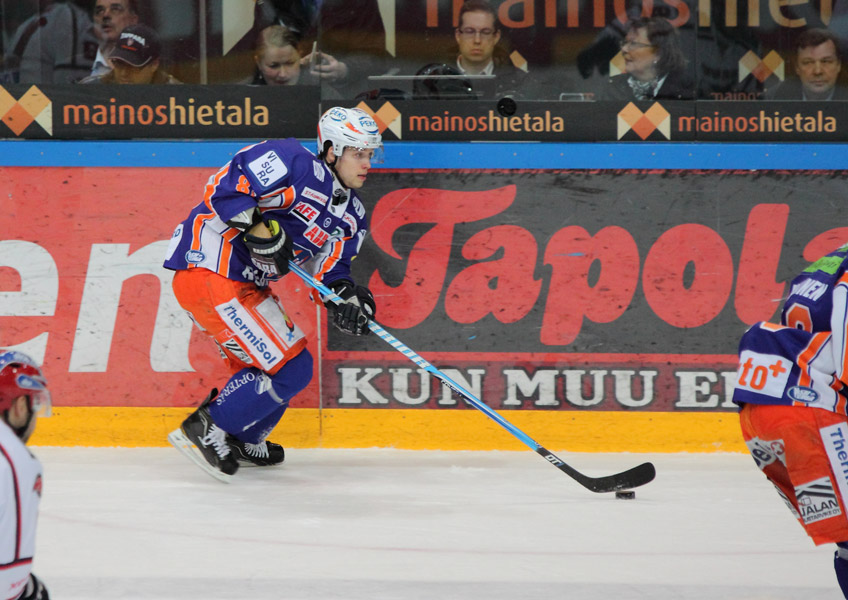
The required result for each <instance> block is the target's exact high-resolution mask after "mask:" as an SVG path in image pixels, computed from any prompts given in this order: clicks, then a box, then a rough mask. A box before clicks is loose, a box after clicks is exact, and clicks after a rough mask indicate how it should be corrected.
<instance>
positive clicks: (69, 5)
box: [3, 0, 97, 83]
mask: <svg viewBox="0 0 848 600" xmlns="http://www.w3.org/2000/svg"><path fill="white" fill-rule="evenodd" d="M36 10H37V12H36V13H35V14H34V15H33V16H32V17H30V18H29V19H27V20H26V21H24V22H23V23H22V24H21V26H20V27H19V28H18V29H17V31H15V34H14V36H13V37H12V40H11V42H10V44H9V46H8V47H9V49H10V50H9V51H8V53H7V55H6V57H5V60H4V64H3V69H4V71H6V72H7V73H10V74H11V76H10V77H11V79H12V80H13V81H12V82H10V83H14V82H19V83H72V82H74V81H76V80H78V79H80V78H81V77H84V76H85V75H86V74H88V70H89V67H90V65H91V61H92V60H94V55H95V53H96V52H97V38H96V37H95V31H94V27H93V25H92V23H91V19H90V18H89V16H88V14H87V13H86V11H84V10H83V9H81V8H80V7H78V6H77V5H76V4H74V3H73V2H53V1H51V0H47V1H43V0H42V1H41V2H38V3H37V9H36Z"/></svg>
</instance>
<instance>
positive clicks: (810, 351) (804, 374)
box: [795, 331, 830, 405]
mask: <svg viewBox="0 0 848 600" xmlns="http://www.w3.org/2000/svg"><path fill="white" fill-rule="evenodd" d="M829 339H830V333H829V332H826V331H825V332H822V333H817V334H815V335H814V336H813V337H812V339H810V343H809V344H807V347H806V348H804V350H803V351H802V352H801V354H799V355H798V366H799V367H800V369H801V373H800V375H799V376H798V385H803V386H809V385H810V372H809V365H810V361H811V360H812V359H813V357H814V356H816V355H817V354H818V353H819V351H820V350H821V347H822V346H824V344H825V343H827V341H828V340H829ZM795 404H796V405H797V404H802V403H798V402H796V403H795Z"/></svg>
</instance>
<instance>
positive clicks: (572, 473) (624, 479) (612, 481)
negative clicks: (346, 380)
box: [289, 261, 656, 493]
mask: <svg viewBox="0 0 848 600" xmlns="http://www.w3.org/2000/svg"><path fill="white" fill-rule="evenodd" d="M289 269H290V270H291V271H293V272H294V273H295V274H296V275H297V276H298V277H300V278H301V279H303V281H305V282H306V283H307V284H308V285H310V286H311V287H313V288H315V289H316V290H318V291H319V292H321V294H322V295H323V296H324V298H325V299H326V300H329V301H330V302H332V303H333V304H341V303H342V302H343V300H342V299H341V298H340V297H339V296H338V295H337V294H335V293H334V292H333V291H332V290H331V289H330V288H328V287H327V286H325V285H324V284H322V283H320V282H319V281H317V280H316V279H315V278H314V277H312V275H310V274H309V273H307V272H306V271H304V270H303V269H302V268H301V267H299V266H298V265H296V264H295V263H293V262H291V261H290V262H289ZM368 328H369V329H370V330H371V331H373V332H374V333H375V334H377V336H378V337H379V338H380V339H382V340H383V341H384V342H386V343H387V344H389V345H390V346H391V347H392V348H394V349H395V350H397V351H398V352H400V353H401V354H403V355H404V356H405V357H407V358H408V359H409V360H411V361H412V362H414V363H415V364H416V365H418V366H419V367H421V368H422V369H424V370H425V371H428V372H429V373H430V374H431V375H433V376H434V377H436V378H437V379H439V380H440V381H441V382H442V383H443V384H444V385H446V386H448V387H449V388H450V389H452V390H453V391H454V392H456V393H457V394H459V395H460V396H462V397H463V398H464V399H465V401H466V402H468V404H470V405H471V406H473V407H474V408H476V409H477V410H479V411H481V412H483V413H484V414H485V415H486V416H487V417H489V418H490V419H492V420H493V421H494V422H495V423H497V424H498V425H500V426H501V427H503V428H504V429H506V430H507V431H509V432H510V433H511V434H512V435H514V436H515V437H517V438H518V439H519V440H521V441H522V442H523V443H524V444H525V445H526V446H527V447H528V448H530V449H531V450H533V451H534V452H536V454H539V455H540V456H542V458H544V459H545V460H546V461H548V462H549V463H551V464H552V465H553V466H555V467H556V468H557V469H559V470H560V471H562V472H563V473H565V474H566V475H568V476H569V477H571V478H572V479H574V480H575V481H576V482H577V483H579V484H580V485H582V486H583V487H585V488H586V489H588V490H590V491H593V492H599V493H601V492H614V491H616V490H626V489H630V488H634V487H639V486H640V485H645V484H646V483H648V482H650V481H652V480H653V479H654V476H655V475H656V470H655V469H654V465H653V464H651V463H649V462H647V463H642V464H641V465H639V466H637V467H633V468H632V469H629V470H627V471H623V472H621V473H616V474H614V475H607V476H605V477H589V476H587V475H584V474H582V473H580V472H579V471H577V470H576V469H574V468H573V467H571V466H570V465H568V464H566V463H565V462H563V461H562V459H560V458H559V457H557V456H556V455H555V454H554V453H553V452H551V451H549V450H546V449H545V448H543V447H542V446H541V445H540V444H539V443H538V442H536V441H534V440H533V439H532V438H531V437H530V436H528V435H527V434H526V433H524V432H523V431H521V430H520V429H518V428H517V427H516V426H515V425H513V424H512V423H510V422H509V421H507V420H506V419H504V418H503V417H502V416H500V415H499V414H498V413H496V412H495V411H494V410H492V409H491V408H489V407H488V406H487V405H485V404H484V403H483V402H482V401H481V400H479V399H478V398H477V397H476V396H474V394H472V393H471V392H469V391H468V390H466V389H465V388H464V387H462V386H461V385H459V384H458V383H456V382H455V381H454V380H452V379H451V378H450V377H448V376H447V375H445V374H444V373H442V372H441V371H440V370H439V369H437V368H436V367H434V366H433V365H431V364H430V363H429V362H427V361H426V360H424V359H423V358H422V357H421V356H420V355H418V354H417V353H416V352H415V351H413V350H412V349H411V348H409V346H407V345H406V344H404V343H403V342H401V341H400V340H399V339H397V338H396V337H395V336H393V335H392V334H391V333H389V332H388V331H386V330H385V329H383V327H381V326H380V325H379V324H378V323H376V322H375V321H368Z"/></svg>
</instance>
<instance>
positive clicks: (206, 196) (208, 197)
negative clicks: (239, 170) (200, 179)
mask: <svg viewBox="0 0 848 600" xmlns="http://www.w3.org/2000/svg"><path fill="white" fill-rule="evenodd" d="M229 172H230V165H227V166H225V167H222V168H221V170H220V171H218V172H217V173H215V175H214V176H213V178H212V181H211V182H210V183H207V184H206V189H205V190H204V193H203V203H204V204H206V208H208V209H209V210H214V209H213V208H212V196H213V195H214V194H215V191H216V190H217V189H218V184H219V183H221V179H223V178H224V176H226V174H227V173H229Z"/></svg>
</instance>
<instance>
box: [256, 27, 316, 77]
mask: <svg viewBox="0 0 848 600" xmlns="http://www.w3.org/2000/svg"><path fill="white" fill-rule="evenodd" d="M299 41H300V40H299V38H298V36H297V35H296V34H295V33H294V32H293V31H292V30H291V29H288V28H286V27H283V26H282V25H271V26H270V27H266V28H265V29H263V30H262V31H260V32H259V36H258V38H257V41H256V51H255V53H254V55H253V59H254V60H255V61H256V72H255V73H254V74H253V77H252V78H251V79H250V81H248V82H246V83H248V84H250V85H298V84H301V85H318V83H320V82H319V80H318V78H317V77H316V76H315V75H313V74H312V73H310V72H309V70H308V69H302V68H301V65H300V61H301V59H302V57H301V55H300V52H299V51H298V43H299Z"/></svg>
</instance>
